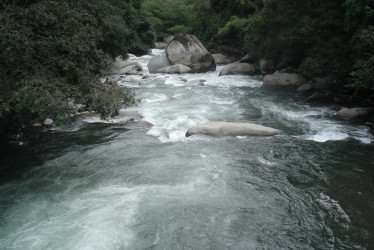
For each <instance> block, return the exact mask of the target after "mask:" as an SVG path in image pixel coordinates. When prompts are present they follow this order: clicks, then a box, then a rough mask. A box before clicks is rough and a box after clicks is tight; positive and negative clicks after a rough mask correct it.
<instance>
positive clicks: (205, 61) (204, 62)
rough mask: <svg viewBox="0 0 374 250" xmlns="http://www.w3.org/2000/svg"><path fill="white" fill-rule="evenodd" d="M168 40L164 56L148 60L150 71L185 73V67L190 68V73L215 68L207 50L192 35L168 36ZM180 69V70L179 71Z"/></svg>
mask: <svg viewBox="0 0 374 250" xmlns="http://www.w3.org/2000/svg"><path fill="white" fill-rule="evenodd" d="M170 39H171V40H170V42H169V43H168V44H167V47H166V49H165V50H166V56H157V57H156V58H155V59H153V58H152V59H153V60H151V61H149V63H148V65H147V66H148V69H149V72H150V73H172V74H175V73H187V72H186V71H187V68H186V67H188V68H190V69H191V71H189V72H190V73H205V72H208V71H215V70H216V63H215V60H214V58H213V56H212V54H210V53H209V51H208V50H207V49H206V48H205V47H204V45H203V44H202V43H201V42H200V41H199V39H198V38H197V37H196V36H193V35H181V36H176V37H173V38H172V37H170ZM178 64H180V65H183V66H185V67H182V66H178V67H173V68H171V69H172V70H163V71H162V72H160V71H159V70H161V69H163V68H166V67H170V66H174V65H178ZM179 69H180V71H179Z"/></svg>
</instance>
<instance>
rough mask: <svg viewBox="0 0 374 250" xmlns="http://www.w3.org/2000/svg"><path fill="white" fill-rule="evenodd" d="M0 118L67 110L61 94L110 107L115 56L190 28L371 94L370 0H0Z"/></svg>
mask: <svg viewBox="0 0 374 250" xmlns="http://www.w3.org/2000/svg"><path fill="white" fill-rule="evenodd" d="M0 11H1V12H0V22H1V25H0V51H1V54H0V127H1V128H2V130H4V131H5V132H6V133H14V132H16V131H17V130H20V129H21V128H22V129H24V128H25V126H26V127H27V125H28V124H30V123H31V122H33V121H42V120H43V119H45V118H46V117H52V118H53V119H54V120H55V121H56V122H57V123H63V122H66V121H68V120H69V119H70V117H71V114H73V113H74V109H73V108H72V107H71V103H72V102H73V103H82V104H85V105H86V107H87V109H88V110H90V111H95V112H98V113H100V115H101V116H102V117H106V116H110V115H115V114H116V113H117V111H118V109H119V107H120V105H121V103H123V102H126V100H129V99H131V98H129V96H128V95H129V92H128V90H127V89H125V88H120V87H118V86H111V85H104V84H101V83H100V81H99V80H98V77H99V76H100V75H99V70H100V69H101V68H103V67H104V66H105V65H106V64H107V63H108V62H110V61H111V60H112V59H113V58H114V57H115V56H118V55H122V56H126V54H127V53H128V52H131V53H135V54H142V53H145V52H146V51H147V50H148V49H149V48H151V47H153V44H154V42H155V40H159V41H160V40H162V39H163V38H164V37H166V36H168V35H177V34H186V33H189V34H194V35H196V36H197V37H198V38H199V39H200V40H201V41H202V42H203V43H204V45H206V46H207V48H208V49H210V50H212V51H218V52H225V53H227V54H230V53H232V54H233V55H234V56H237V57H239V56H243V55H245V54H249V55H250V56H251V58H254V60H256V61H257V62H258V61H259V60H261V59H262V60H264V61H267V62H270V63H271V64H272V65H274V67H273V68H274V69H273V70H280V69H282V68H285V67H292V68H293V69H294V70H296V71H298V72H300V73H302V74H304V75H305V76H306V77H309V79H312V78H314V77H331V78H332V79H336V84H335V85H333V86H332V88H334V89H335V90H336V89H339V91H341V92H344V93H346V94H348V95H352V96H355V95H360V96H363V97H364V98H369V99H370V100H372V99H373V98H372V93H373V82H374V26H373V23H374V2H373V1H369V0H357V1H356V0H344V1H343V0H341V1H333V0H329V1H322V0H306V1H302V2H300V1H299V2H298V1H291V0H201V1H196V0H166V1H162V0H123V1H121V0H83V1H71V0H68V1H62V0H28V1H18V0H5V1H2V2H1V4H0Z"/></svg>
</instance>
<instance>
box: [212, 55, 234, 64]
mask: <svg viewBox="0 0 374 250" xmlns="http://www.w3.org/2000/svg"><path fill="white" fill-rule="evenodd" d="M212 56H213V58H214V61H215V63H216V64H228V63H232V62H233V59H232V58H229V57H227V56H225V55H223V54H212Z"/></svg>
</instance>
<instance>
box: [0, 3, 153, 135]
mask: <svg viewBox="0 0 374 250" xmlns="http://www.w3.org/2000/svg"><path fill="white" fill-rule="evenodd" d="M140 7H141V2H140V1H130V0H128V1H120V0H80V1H73V0H28V1H23V0H22V1H17V0H6V1H2V2H1V4H0V23H1V25H0V51H1V54H0V126H1V127H3V128H5V129H6V130H12V129H19V128H20V127H21V126H24V125H25V124H27V123H29V122H30V121H33V120H42V119H45V118H46V117H50V118H53V119H54V120H55V121H57V122H64V121H66V120H67V119H69V118H70V117H71V114H72V113H73V112H74V110H72V107H71V104H70V105H69V103H71V102H75V103H83V104H85V105H86V106H87V107H88V108H89V109H90V110H92V111H96V112H98V113H100V114H101V115H102V116H103V117H105V116H108V115H113V114H115V113H116V112H117V111H118V109H119V106H120V103H121V102H122V103H123V101H124V99H126V97H127V92H128V91H127V90H126V89H124V88H120V87H118V86H111V85H105V84H102V83H101V82H100V81H99V78H98V76H99V75H98V74H99V70H100V69H101V68H102V67H103V66H104V65H105V64H106V63H107V62H109V61H110V60H111V59H113V58H114V57H115V56H118V55H123V56H126V54H127V52H128V51H132V52H133V53H142V52H146V51H147V49H148V48H149V47H151V46H152V45H153V42H154V32H153V31H152V28H151V27H150V24H149V21H148V20H147V18H146V15H145V14H144V13H143V12H142V11H141V9H140Z"/></svg>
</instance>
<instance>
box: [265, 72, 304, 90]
mask: <svg viewBox="0 0 374 250" xmlns="http://www.w3.org/2000/svg"><path fill="white" fill-rule="evenodd" d="M305 83H306V80H305V78H304V77H303V76H302V75H300V74H292V73H278V72H276V73H274V74H270V75H266V76H265V77H264V83H263V86H293V87H299V86H301V85H303V84H305Z"/></svg>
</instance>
